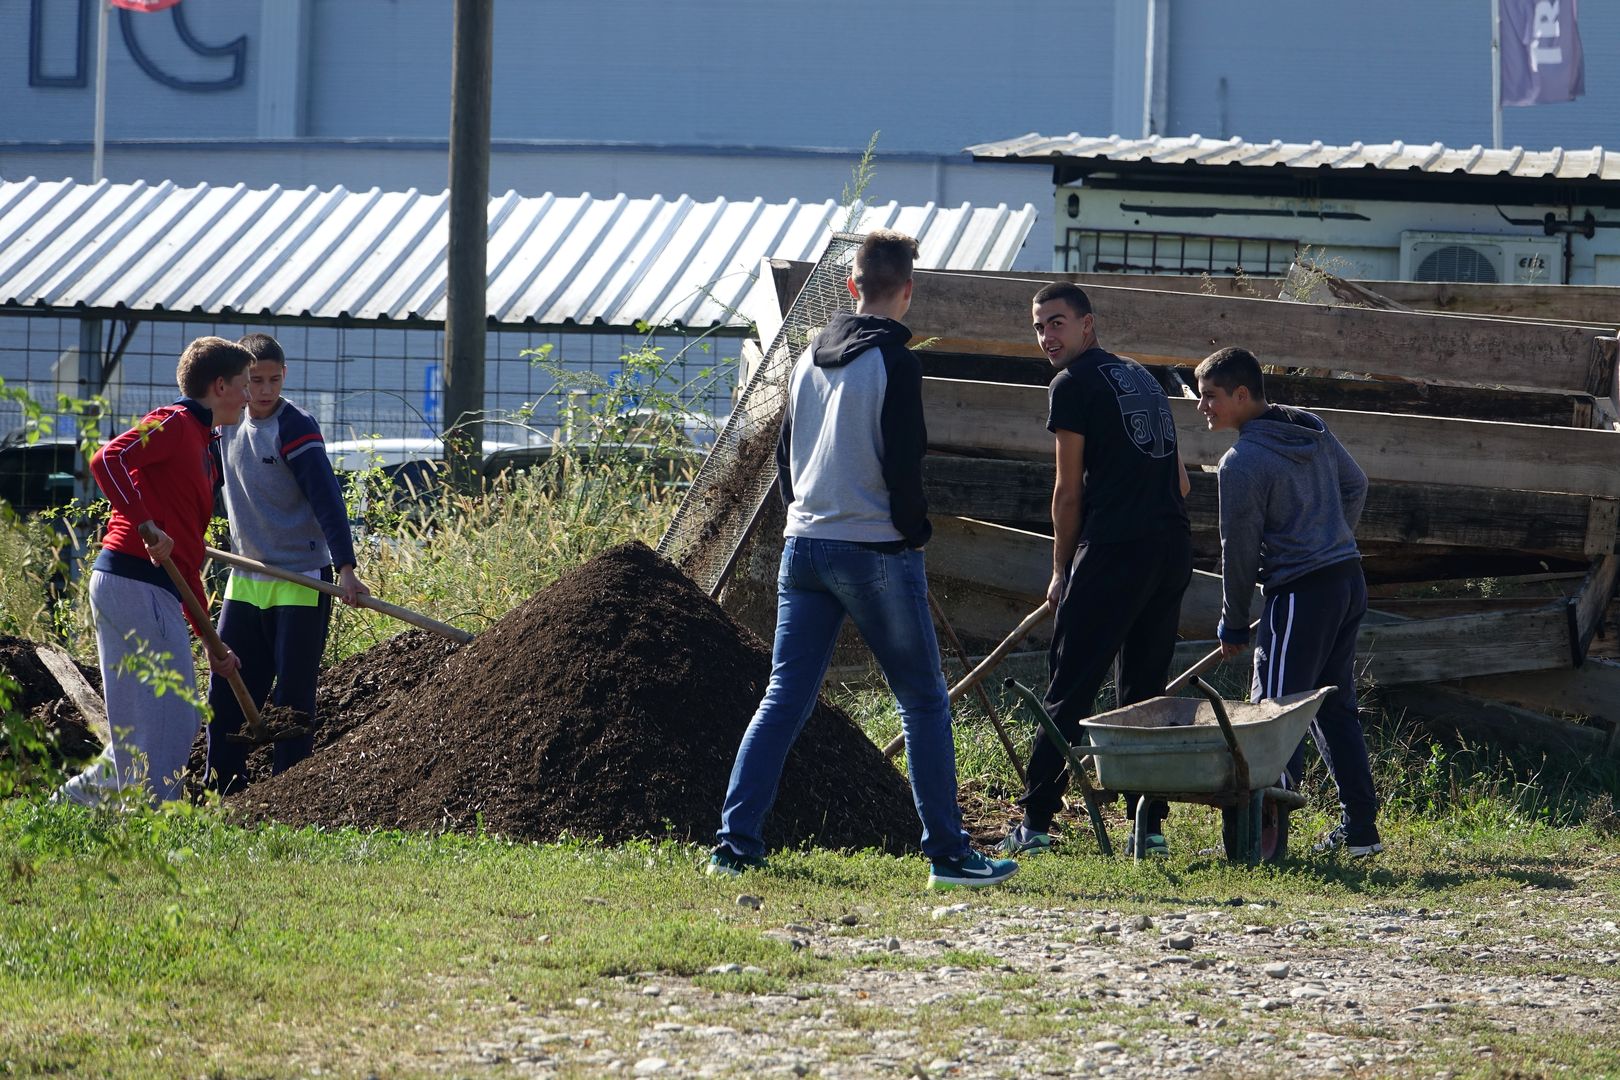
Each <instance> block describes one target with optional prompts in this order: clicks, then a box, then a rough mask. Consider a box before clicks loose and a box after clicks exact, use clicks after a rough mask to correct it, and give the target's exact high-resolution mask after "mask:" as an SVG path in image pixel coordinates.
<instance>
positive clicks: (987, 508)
mask: <svg viewBox="0 0 1620 1080" xmlns="http://www.w3.org/2000/svg"><path fill="white" fill-rule="evenodd" d="M1055 474H1056V470H1055V468H1054V467H1053V466H1052V465H1050V464H1048V463H1047V462H1044V461H1042V462H1036V461H1020V460H1006V459H994V458H973V457H958V456H952V455H941V454H931V455H929V456H928V457H927V458H925V459H924V460H923V489H924V491H925V492H926V494H927V496H928V505H929V508H930V509H931V510H932V511H933V512H935V513H938V514H951V515H955V516H959V517H972V518H979V519H981V520H986V521H997V522H1003V523H1007V524H1024V525H1033V524H1039V523H1044V522H1046V521H1048V520H1049V518H1050V513H1051V511H1050V504H1051V498H1052V481H1053V478H1054V476H1055ZM1188 479H1189V480H1191V481H1192V491H1191V493H1190V494H1189V495H1188V497H1187V515H1188V517H1189V519H1190V520H1191V522H1192V527H1193V531H1194V532H1195V533H1214V532H1217V531H1218V530H1219V518H1218V513H1219V499H1218V496H1217V494H1216V480H1215V475H1214V474H1213V473H1206V472H1198V471H1194V472H1192V473H1190V474H1189V475H1188ZM1617 528H1620V500H1615V499H1595V498H1592V497H1590V496H1585V495H1565V494H1559V493H1556V492H1534V491H1494V490H1484V491H1482V490H1480V489H1479V488H1463V487H1452V486H1447V485H1444V484H1400V483H1392V482H1388V481H1379V482H1375V483H1372V484H1370V485H1369V487H1368V492H1367V507H1366V509H1365V511H1363V513H1362V517H1361V523H1360V526H1359V528H1358V529H1357V532H1356V538H1357V539H1358V540H1359V541H1362V542H1363V543H1375V542H1381V543H1401V544H1419V545H1432V546H1443V547H1476V548H1489V549H1491V550H1494V551H1521V552H1529V553H1535V554H1547V555H1555V556H1559V557H1568V558H1582V557H1586V556H1590V555H1601V554H1605V553H1608V552H1612V551H1614V550H1616V545H1617V541H1620V534H1617ZM1033 531H1036V532H1040V531H1044V525H1043V527H1042V528H1038V529H1034V530H1033Z"/></svg>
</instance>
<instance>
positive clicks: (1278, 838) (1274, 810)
mask: <svg viewBox="0 0 1620 1080" xmlns="http://www.w3.org/2000/svg"><path fill="white" fill-rule="evenodd" d="M1291 810H1292V808H1291V807H1287V806H1283V805H1282V804H1280V803H1278V802H1277V801H1276V800H1274V799H1265V800H1263V801H1262V802H1261V808H1260V857H1259V859H1258V860H1257V861H1259V862H1262V863H1280V862H1282V861H1283V860H1284V859H1286V858H1288V816H1289V813H1290V812H1291ZM1237 820H1238V813H1237V810H1236V809H1235V808H1233V807H1225V808H1223V809H1222V810H1221V842H1222V844H1224V845H1225V847H1226V857H1227V858H1228V859H1233V860H1236V859H1239V858H1241V857H1242V851H1241V849H1240V847H1239V844H1238V826H1237Z"/></svg>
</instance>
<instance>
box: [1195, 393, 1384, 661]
mask: <svg viewBox="0 0 1620 1080" xmlns="http://www.w3.org/2000/svg"><path fill="white" fill-rule="evenodd" d="M1219 485H1220V496H1221V578H1222V585H1223V588H1224V593H1225V595H1224V599H1223V602H1222V604H1221V621H1220V625H1219V626H1218V627H1217V628H1216V633H1217V634H1218V635H1219V637H1220V639H1221V640H1222V641H1226V642H1233V643H1239V644H1241V643H1243V642H1247V641H1248V640H1249V598H1250V596H1252V595H1253V592H1254V585H1255V582H1256V581H1259V583H1260V584H1261V585H1262V586H1264V587H1265V590H1266V591H1267V592H1270V591H1271V590H1273V589H1277V588H1280V587H1282V586H1284V585H1287V584H1288V583H1289V582H1291V581H1296V580H1298V579H1299V578H1301V577H1304V576H1305V575H1306V574H1309V573H1311V572H1312V571H1314V570H1321V569H1323V568H1324V567H1328V566H1332V565H1334V564H1335V563H1341V562H1344V561H1346V560H1348V559H1354V558H1357V557H1359V555H1360V552H1359V551H1358V550H1357V548H1356V524H1357V523H1358V522H1359V521H1360V520H1361V508H1362V507H1363V506H1364V505H1365V504H1366V501H1367V474H1366V473H1364V472H1362V471H1361V467H1360V466H1359V465H1357V464H1356V462H1355V459H1354V458H1352V457H1351V456H1350V454H1349V452H1348V451H1346V450H1345V448H1344V447H1343V446H1341V445H1340V444H1339V440H1338V439H1335V438H1334V437H1333V433H1332V432H1331V431H1329V430H1328V429H1327V425H1326V424H1324V423H1322V419H1321V417H1319V416H1317V415H1315V414H1314V413H1308V412H1306V411H1305V410H1303V409H1294V408H1290V407H1288V406H1286V405H1273V406H1271V408H1269V409H1267V410H1266V411H1265V412H1264V413H1262V414H1261V415H1260V416H1257V417H1256V418H1254V419H1253V420H1250V421H1249V422H1248V423H1247V424H1244V425H1243V427H1242V428H1241V429H1240V430H1239V431H1238V439H1237V443H1236V444H1235V445H1234V446H1233V447H1232V449H1230V450H1228V451H1227V452H1226V453H1225V454H1224V455H1222V457H1221V463H1220V469H1219Z"/></svg>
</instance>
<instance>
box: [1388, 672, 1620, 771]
mask: <svg viewBox="0 0 1620 1080" xmlns="http://www.w3.org/2000/svg"><path fill="white" fill-rule="evenodd" d="M1379 696H1380V697H1381V698H1383V700H1384V703H1385V708H1389V709H1392V710H1394V709H1404V710H1406V711H1408V712H1411V713H1416V714H1417V715H1418V716H1419V717H1421V718H1423V719H1424V720H1426V721H1428V722H1429V723H1430V724H1431V725H1433V726H1437V727H1439V728H1441V729H1443V730H1448V731H1455V732H1457V733H1458V734H1460V735H1462V736H1463V737H1464V738H1465V739H1469V740H1476V741H1485V742H1488V743H1490V744H1492V745H1495V744H1497V743H1504V742H1505V743H1511V744H1513V745H1515V746H1520V747H1525V748H1528V749H1533V750H1545V751H1549V752H1552V753H1560V754H1568V755H1572V756H1574V757H1578V758H1582V759H1594V758H1602V757H1606V756H1608V754H1609V752H1610V751H1609V732H1607V731H1605V730H1603V729H1602V728H1599V727H1588V726H1586V725H1583V724H1577V723H1574V722H1572V721H1569V720H1560V719H1557V718H1556V717H1551V716H1546V715H1543V714H1542V713H1538V712H1531V711H1529V710H1527V709H1520V708H1515V707H1514V706H1512V705H1504V704H1502V703H1501V702H1496V701H1486V700H1483V699H1481V698H1476V697H1472V696H1470V695H1468V694H1464V693H1460V692H1459V691H1457V690H1455V689H1452V688H1450V687H1441V686H1403V687H1396V688H1393V689H1390V690H1383V691H1380V692H1379Z"/></svg>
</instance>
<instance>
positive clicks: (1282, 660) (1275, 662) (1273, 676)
mask: <svg viewBox="0 0 1620 1080" xmlns="http://www.w3.org/2000/svg"><path fill="white" fill-rule="evenodd" d="M1294 599H1295V597H1294V594H1293V593H1289V594H1288V617H1287V618H1286V620H1284V622H1283V633H1282V644H1281V645H1279V644H1278V643H1277V605H1275V604H1273V605H1272V607H1271V619H1270V625H1269V627H1268V629H1269V630H1270V631H1271V668H1270V670H1269V671H1267V672H1266V676H1267V677H1266V686H1265V692H1266V697H1267V698H1279V697H1282V688H1283V673H1284V672H1285V671H1286V670H1287V667H1288V639H1289V638H1291V637H1293V635H1294Z"/></svg>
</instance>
